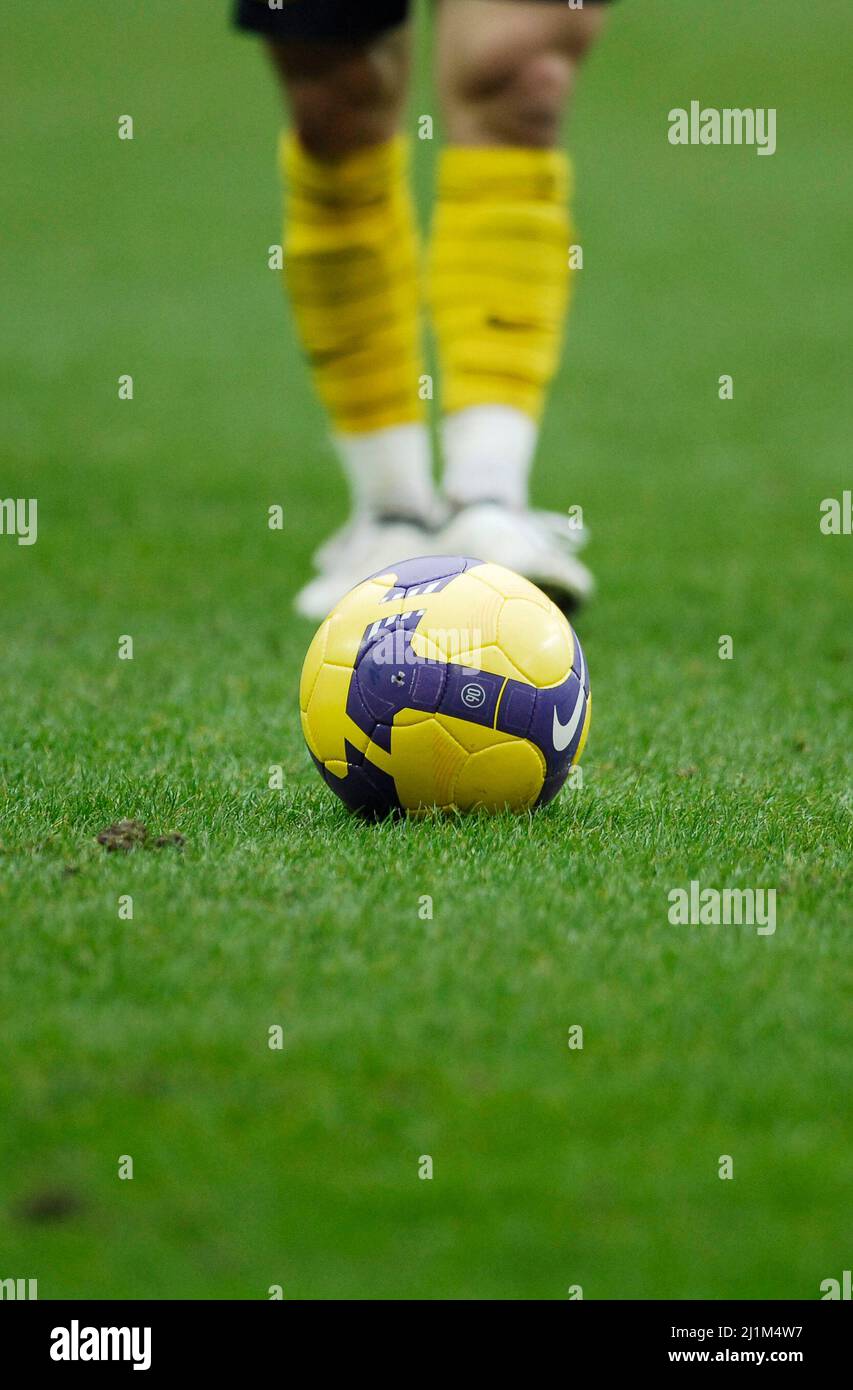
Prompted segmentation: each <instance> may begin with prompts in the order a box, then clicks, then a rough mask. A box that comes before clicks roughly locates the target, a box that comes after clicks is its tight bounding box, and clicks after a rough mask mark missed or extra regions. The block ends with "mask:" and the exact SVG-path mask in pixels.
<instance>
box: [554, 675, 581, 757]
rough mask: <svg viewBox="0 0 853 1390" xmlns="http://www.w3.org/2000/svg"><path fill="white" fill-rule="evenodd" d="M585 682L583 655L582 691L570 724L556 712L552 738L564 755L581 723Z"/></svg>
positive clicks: (558, 750)
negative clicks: (565, 722)
mask: <svg viewBox="0 0 853 1390" xmlns="http://www.w3.org/2000/svg"><path fill="white" fill-rule="evenodd" d="M583 682H584V661H583V655H581V672H580V689H579V691H578V698H577V699H576V700H575V707H574V709H573V710H572V715H571V718H570V719H569V722H568V724H563V723H561V721H560V716H559V715H558V713H557V711H556V709H555V710H554V729H553V733H552V735H551V736H552V738H553V740H554V747H555V748H556V750H557V752H558V753H562V752H563V749H564V748H568V746H569V744H570V743H571V741H572V739H573V738H574V736H575V734H576V733H577V729H578V724H579V723H580V720H581V715H582V714H583V706H584V689H583Z"/></svg>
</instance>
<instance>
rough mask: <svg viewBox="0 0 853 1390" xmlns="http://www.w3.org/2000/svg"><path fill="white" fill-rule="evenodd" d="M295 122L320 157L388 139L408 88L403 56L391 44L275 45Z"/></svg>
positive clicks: (277, 59)
mask: <svg viewBox="0 0 853 1390" xmlns="http://www.w3.org/2000/svg"><path fill="white" fill-rule="evenodd" d="M273 48H274V52H273V58H274V61H275V63H276V66H277V67H278V69H279V71H280V73H281V75H282V78H283V81H284V86H285V89H286V92H287V98H288V104H289V106H290V111H291V116H292V120H293V125H294V127H295V129H296V132H297V134H298V135H299V138H300V140H301V142H302V144H303V145H304V147H305V148H306V149H307V150H308V151H309V152H310V153H311V154H313V155H315V156H316V157H317V158H318V159H324V158H328V159H334V158H337V157H339V156H341V155H344V154H348V153H350V152H353V151H355V150H358V149H363V148H365V147H366V146H368V145H375V144H379V143H381V142H382V141H384V140H387V139H390V138H391V136H392V135H393V133H394V130H395V128H396V125H397V122H398V118H399V111H400V106H401V103H402V100H403V94H404V89H405V60H404V55H403V54H402V53H398V52H396V51H395V50H394V49H393V48H390V47H388V46H382V45H377V47H375V48H359V49H353V50H344V49H330V48H329V46H326V47H325V48H324V49H323V50H322V51H321V52H320V53H317V51H316V50H314V51H312V52H309V53H306V52H304V51H302V52H298V51H295V50H293V49H292V48H288V47H285V46H284V45H274V46H273Z"/></svg>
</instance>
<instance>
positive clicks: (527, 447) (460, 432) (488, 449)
mask: <svg viewBox="0 0 853 1390" xmlns="http://www.w3.org/2000/svg"><path fill="white" fill-rule="evenodd" d="M538 434H539V428H538V425H537V424H536V421H535V420H534V419H533V418H532V417H531V416H530V415H526V414H525V413H524V411H522V410H517V409H516V408H515V407H514V406H508V405H474V406H469V407H468V408H467V409H466V410H457V411H454V412H453V414H451V415H445V417H444V420H443V421H442V430H441V437H442V446H443V452H444V475H443V487H444V492H445V494H446V495H447V497H448V498H449V500H450V501H451V502H455V503H457V504H458V505H460V506H465V505H467V504H468V503H471V502H484V501H495V502H503V503H505V504H506V505H507V506H510V507H524V506H526V505H527V488H528V480H529V478H530V468H531V464H532V463H533V455H534V453H535V450H536V441H537V438H538Z"/></svg>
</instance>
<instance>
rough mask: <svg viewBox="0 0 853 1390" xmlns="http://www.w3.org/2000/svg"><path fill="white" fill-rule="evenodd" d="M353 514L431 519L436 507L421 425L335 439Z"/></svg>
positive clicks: (427, 447) (425, 435)
mask: <svg viewBox="0 0 853 1390" xmlns="http://www.w3.org/2000/svg"><path fill="white" fill-rule="evenodd" d="M334 442H335V447H336V449H337V451H338V455H339V457H340V459H341V462H342V464H343V467H344V472H345V473H346V476H347V479H348V481H349V485H350V490H351V492H352V499H353V507H354V510H355V511H360V512H367V513H369V514H370V515H372V516H380V515H383V514H385V515H394V516H406V517H411V518H412V519H413V520H424V521H426V520H429V519H430V518H431V516H432V513H433V511H434V509H435V486H434V484H433V477H432V450H431V447H430V436H429V430H428V428H427V426H426V425H425V424H423V423H421V422H419V421H413V422H411V423H409V424H405V425H389V426H388V427H387V428H385V429H381V430H370V431H369V432H368V433H366V434H338V435H335V439H334Z"/></svg>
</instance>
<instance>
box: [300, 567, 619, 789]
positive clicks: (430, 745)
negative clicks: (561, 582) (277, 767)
mask: <svg viewBox="0 0 853 1390" xmlns="http://www.w3.org/2000/svg"><path fill="white" fill-rule="evenodd" d="M299 704H300V709H301V713H302V729H303V732H304V734H305V741H306V743H307V744H308V749H309V752H310V754H311V757H312V758H313V760H314V762H315V764H316V766H317V769H318V771H319V772H320V775H321V776H322V777H323V779H324V780H325V781H326V782H327V784H328V785H329V786H330V787H331V788H332V790H333V791H334V792H336V793H337V795H338V796H339V797H340V798H341V800H342V801H343V802H344V803H345V805H346V806H348V807H349V808H350V810H352V811H356V812H359V813H361V814H363V815H367V816H371V817H378V816H384V815H387V814H389V813H391V812H394V811H396V812H402V811H405V812H409V813H415V814H417V813H418V812H423V811H425V810H427V809H428V808H430V807H441V808H444V809H447V810H451V809H454V808H455V809H458V810H460V811H470V810H475V809H484V810H489V811H499V810H503V809H510V810H513V811H528V810H531V809H532V808H533V807H536V806H543V805H544V804H545V803H546V802H548V801H550V800H551V798H552V797H554V796H556V794H557V792H558V791H559V790H560V788H561V786H562V785H563V783H564V782H565V780H566V777H567V776H568V772H569V768H570V767H571V766H572V764H573V763H576V762H577V761H578V759H579V758H580V756H581V753H582V752H583V747H584V744H585V742H586V736H587V733H588V731H589V720H590V711H591V707H592V706H591V699H590V694H589V676H588V673H587V669H586V662H585V661H584V657H583V652H582V651H581V648H580V643H579V642H578V639H577V637H576V636H575V634H574V632H573V630H572V627H571V625H570V624H569V623H568V622H567V620H566V619H565V618H564V617H563V615H562V613H561V612H560V611H559V609H558V608H556V607H555V605H554V604H553V603H552V602H551V600H550V599H549V598H546V596H545V594H543V593H542V591H541V590H540V589H537V588H536V586H535V584H531V583H530V582H529V580H527V579H522V577H521V575H519V574H515V573H514V571H513V570H508V569H504V567H503V566H502V565H492V564H485V563H483V562H482V561H481V560H472V559H466V558H464V557H462V556H455V555H435V556H431V557H429V558H428V559H418V560H404V561H403V562H402V563H400V564H397V565H390V566H388V567H387V568H386V569H384V570H382V571H381V572H380V573H379V574H375V575H373V576H372V577H371V578H370V579H365V581H364V583H363V584H359V585H358V586H357V587H356V588H355V589H352V590H351V591H350V592H349V593H348V594H347V595H346V596H345V597H344V598H342V599H341V601H340V603H338V604H337V606H336V607H335V608H333V609H332V612H331V613H330V614H329V616H328V618H327V619H326V621H325V622H324V623H323V624H322V626H321V627H320V629H319V631H318V632H317V634H316V636H315V637H314V640H313V642H312V643H311V646H310V647H309V648H308V653H307V655H306V657H305V664H304V666H303V668H302V681H301V686H300V693H299Z"/></svg>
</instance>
